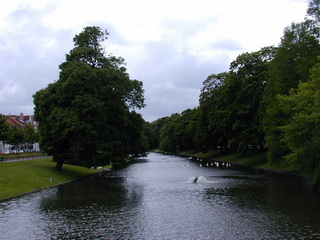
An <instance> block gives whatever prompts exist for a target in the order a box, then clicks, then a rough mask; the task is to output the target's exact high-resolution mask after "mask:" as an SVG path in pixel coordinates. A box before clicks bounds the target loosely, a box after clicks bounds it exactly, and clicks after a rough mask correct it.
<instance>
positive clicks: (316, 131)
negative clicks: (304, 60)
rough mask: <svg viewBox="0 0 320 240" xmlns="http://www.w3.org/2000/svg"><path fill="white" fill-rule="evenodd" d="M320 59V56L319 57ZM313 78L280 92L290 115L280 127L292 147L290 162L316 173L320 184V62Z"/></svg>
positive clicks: (288, 155) (312, 75)
mask: <svg viewBox="0 0 320 240" xmlns="http://www.w3.org/2000/svg"><path fill="white" fill-rule="evenodd" d="M319 60H320V59H319ZM310 78H311V80H310V81H308V82H301V83H300V84H299V86H298V88H297V90H291V91H290V93H289V95H282V96H278V99H279V102H280V108H281V110H283V111H284V112H285V113H286V114H287V115H288V117H289V120H288V121H286V122H285V123H284V124H283V125H282V126H279V129H280V130H281V131H282V132H283V142H284V143H285V144H286V146H287V147H288V149H289V152H288V154H287V155H286V156H285V160H286V163H287V165H288V166H289V167H290V168H291V169H293V170H298V171H300V172H303V173H306V174H312V175H313V176H314V180H315V183H316V185H318V187H319V186H320V148H319V144H320V63H317V64H316V65H315V67H314V68H313V69H312V71H311V77H310Z"/></svg>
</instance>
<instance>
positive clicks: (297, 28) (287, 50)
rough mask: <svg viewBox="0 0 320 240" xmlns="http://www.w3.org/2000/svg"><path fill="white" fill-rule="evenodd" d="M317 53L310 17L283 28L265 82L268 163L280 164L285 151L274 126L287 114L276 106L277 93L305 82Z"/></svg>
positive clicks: (319, 46) (319, 50) (316, 34)
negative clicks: (282, 33) (282, 34)
mask: <svg viewBox="0 0 320 240" xmlns="http://www.w3.org/2000/svg"><path fill="white" fill-rule="evenodd" d="M318 55H320V44H319V28H318V27H317V25H316V24H315V22H314V21H313V20H310V19H306V20H305V21H304V22H301V23H292V25H291V26H289V27H287V28H286V29H285V31H284V36H283V37H282V39H281V43H280V45H279V47H278V48H277V52H276V54H275V57H274V59H273V61H272V62H271V65H270V70H269V78H268V80H267V81H266V94H265V98H264V100H265V102H266V112H265V115H264V130H265V134H266V142H267V146H268V160H269V162H272V163H277V164H279V163H281V162H282V157H283V156H284V155H286V154H287V151H288V149H287V147H286V146H285V144H284V142H283V139H282V137H283V135H282V131H281V130H280V129H279V128H278V127H279V126H281V125H283V124H285V123H286V122H287V121H288V116H287V115H286V113H285V112H283V111H282V109H281V108H280V105H279V100H278V98H277V95H287V94H288V93H289V92H290V90H291V89H292V88H294V89H295V88H297V87H298V84H299V82H300V81H301V82H306V81H307V80H308V79H309V71H310V69H311V67H312V66H313V65H314V64H315V63H316V62H317V56H318Z"/></svg>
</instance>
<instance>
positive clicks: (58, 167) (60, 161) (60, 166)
mask: <svg viewBox="0 0 320 240" xmlns="http://www.w3.org/2000/svg"><path fill="white" fill-rule="evenodd" d="M62 165H63V160H61V159H59V160H58V161H57V164H56V167H55V169H56V170H58V171H62Z"/></svg>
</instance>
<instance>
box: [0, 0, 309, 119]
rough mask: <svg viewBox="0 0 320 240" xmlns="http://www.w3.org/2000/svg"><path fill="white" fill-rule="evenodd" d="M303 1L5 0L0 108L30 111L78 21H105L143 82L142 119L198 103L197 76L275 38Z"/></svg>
mask: <svg viewBox="0 0 320 240" xmlns="http://www.w3.org/2000/svg"><path fill="white" fill-rule="evenodd" d="M306 8H307V2H306V1H305V0H300V1H299V0H269V1H266V0H264V1H262V0H261V1H257V0H224V1H212V0H199V1H193V0H162V1H160V0H159V1H158V0H155V1H150V0H136V1H129V0H118V1H111V0H90V1H89V0H68V1H60V0H21V1H20V0H11V1H7V2H4V3H2V6H1V9H0V32H1V34H0V64H1V66H3V67H2V71H1V72H0V113H3V114H7V113H9V112H11V113H16V114H19V113H20V112H24V113H25V114H32V112H33V103H32V95H33V94H34V93H35V92H36V91H37V90H39V89H41V88H44V87H45V86H46V85H47V84H48V83H50V82H54V81H55V80H57V78H58V74H59V69H58V66H59V64H61V63H62V62H63V61H64V58H65V54H66V53H68V52H69V51H70V50H71V49H72V48H73V42H72V38H73V37H74V35H75V34H78V33H79V32H81V31H82V29H83V28H84V27H85V26H89V25H97V26H100V27H101V28H107V29H108V31H109V33H110V36H109V39H108V41H107V42H106V47H107V51H108V53H112V54H113V55H116V56H121V57H123V58H125V60H126V62H127V68H128V72H129V74H130V76H131V77H132V78H134V79H138V80H142V81H143V82H144V88H145V97H146V103H147V107H146V108H145V109H143V110H142V111H141V112H142V113H143V116H144V117H145V119H146V120H155V119H156V118H159V117H163V116H168V115H171V114H172V113H175V112H181V111H183V110H185V109H187V108H193V107H195V106H197V105H198V96H199V91H200V88H201V86H202V82H203V81H204V80H205V78H206V77H207V76H208V75H209V74H212V73H219V72H222V71H226V70H227V68H228V65H229V63H230V61H232V60H234V59H235V57H236V56H237V55H239V54H240V53H242V52H245V51H256V50H259V49H260V48H262V47H265V46H268V45H276V44H278V43H279V42H280V37H281V36H282V33H283V30H284V27H286V26H288V25H289V24H290V23H291V22H292V21H302V20H303V18H304V16H305V12H306Z"/></svg>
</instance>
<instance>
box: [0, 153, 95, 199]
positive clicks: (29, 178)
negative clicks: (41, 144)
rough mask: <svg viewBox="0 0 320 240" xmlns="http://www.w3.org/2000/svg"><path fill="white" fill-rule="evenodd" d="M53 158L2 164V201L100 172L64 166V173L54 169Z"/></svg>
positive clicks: (0, 177) (0, 175) (0, 197)
mask: <svg viewBox="0 0 320 240" xmlns="http://www.w3.org/2000/svg"><path fill="white" fill-rule="evenodd" d="M54 166H55V163H54V162H52V160H51V158H45V159H35V160H28V161H19V162H8V163H0V199H3V198H8V197H12V196H16V195H18V194H22V193H25V192H29V191H33V190H37V189H42V188H46V187H49V186H52V185H55V184H58V183H63V182H67V181H70V180H73V179H76V178H79V177H82V176H85V175H89V174H92V173H95V172H97V171H98V170H93V169H88V168H84V167H78V166H73V165H69V164H64V165H63V171H62V172H59V171H56V170H55V169H54Z"/></svg>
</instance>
